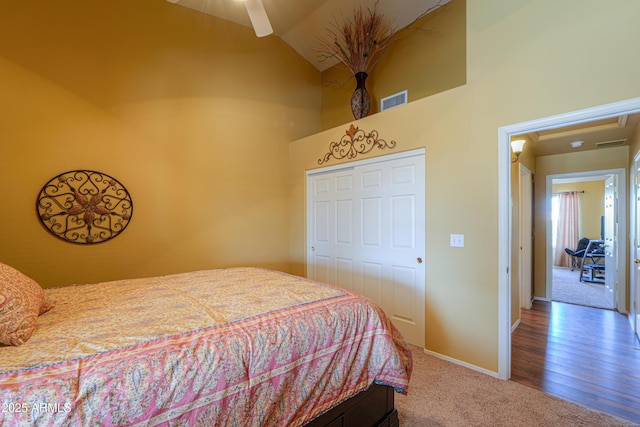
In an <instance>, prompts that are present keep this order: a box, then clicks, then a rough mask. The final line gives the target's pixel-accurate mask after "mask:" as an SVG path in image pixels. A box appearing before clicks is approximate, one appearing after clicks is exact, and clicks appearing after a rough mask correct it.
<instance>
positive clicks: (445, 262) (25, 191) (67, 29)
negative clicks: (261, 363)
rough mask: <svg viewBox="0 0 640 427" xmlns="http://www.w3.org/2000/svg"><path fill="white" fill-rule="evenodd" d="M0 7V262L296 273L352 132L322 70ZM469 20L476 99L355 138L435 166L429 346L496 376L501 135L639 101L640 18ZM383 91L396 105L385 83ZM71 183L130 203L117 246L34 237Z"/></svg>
mask: <svg viewBox="0 0 640 427" xmlns="http://www.w3.org/2000/svg"><path fill="white" fill-rule="evenodd" d="M454 1H455V0H454ZM0 2H1V4H2V19H3V24H2V26H0V93H1V94H2V100H1V101H0V138H2V139H1V142H0V144H2V155H1V156H0V200H2V207H3V209H0V224H2V226H1V228H0V260H2V261H4V262H7V263H9V264H13V265H15V266H16V267H18V268H19V269H21V270H23V271H25V272H26V273H28V274H30V275H32V276H33V277H34V278H36V279H37V280H39V281H41V282H43V284H44V285H45V286H52V285H60V284H67V283H72V282H87V281H98V280H108V279H113V278H119V277H137V276H144V275H151V274H163V273H169V272H174V271H184V270H189V269H194V268H210V267H219V266H231V265H240V264H252V265H264V266H271V267H275V268H283V269H289V270H290V271H292V272H297V273H304V259H305V237H304V236H305V224H304V221H305V213H304V203H305V197H304V191H305V182H304V181H305V174H304V172H305V170H307V169H313V168H317V167H318V164H317V159H318V158H320V157H321V156H322V155H323V154H324V153H325V152H326V150H327V147H328V144H329V143H330V142H331V141H335V140H337V139H339V138H340V137H341V136H342V135H343V134H344V131H345V129H346V128H347V127H348V124H350V113H349V112H348V110H346V111H347V113H346V114H344V108H348V106H347V107H341V110H340V112H338V113H336V114H335V115H334V113H333V110H334V108H333V107H332V106H331V105H333V104H332V103H333V102H334V101H336V105H337V103H338V102H337V98H336V100H331V99H329V98H325V99H326V100H325V101H322V102H324V106H323V105H322V104H321V93H322V92H323V91H325V92H326V90H323V89H322V87H321V78H320V73H319V72H317V71H316V70H314V69H313V68H312V67H311V66H310V65H308V64H306V63H305V62H304V61H303V60H302V59H301V58H300V57H299V56H298V55H296V54H295V53H293V52H292V50H291V49H290V48H289V47H287V46H286V45H285V44H284V43H283V42H281V41H280V40H279V39H277V38H275V37H268V38H266V39H256V38H255V36H254V34H253V31H252V30H251V29H249V28H244V27H239V26H237V25H234V24H230V23H226V22H224V21H221V20H217V19H215V18H212V17H209V16H205V15H202V14H198V13H196V12H193V11H190V10H188V9H184V8H179V7H177V6H174V5H172V4H170V3H168V2H165V1H157V0H136V1H135V2H132V1H125V0H110V1H109V2H99V3H96V2H78V1H73V0H60V1H56V2H49V1H45V0H30V1H22V2H16V1H10V0H0ZM460 3H461V2H460ZM453 6H454V7H455V6H456V3H454V4H453ZM458 7H460V6H458ZM465 11H466V50H465V55H466V60H465V62H466V78H465V81H466V84H465V85H462V86H457V87H455V88H453V89H450V90H446V91H443V92H439V93H437V94H435V95H433V96H429V97H425V98H421V99H415V98H413V97H412V92H410V95H409V97H410V99H412V100H413V102H411V103H410V104H409V105H405V106H402V107H398V108H395V109H392V110H389V111H387V112H384V113H381V114H375V115H372V116H370V117H367V118H365V119H363V120H361V121H359V122H358V123H357V125H358V126H360V127H361V128H363V129H365V130H367V131H369V130H372V129H376V130H378V132H379V133H380V136H381V137H382V138H385V139H393V140H395V141H396V142H397V147H396V148H395V150H394V152H397V151H402V150H409V149H413V148H418V147H424V148H425V150H426V160H425V161H426V173H427V176H426V186H427V189H426V205H427V223H426V242H427V248H428V250H427V254H426V257H425V259H428V260H430V262H429V264H428V265H427V266H426V272H427V273H426V275H427V277H426V301H425V305H426V313H427V315H426V346H427V348H428V349H429V350H431V351H434V352H437V353H440V354H443V355H446V356H448V357H451V358H454V359H458V360H461V361H465V362H467V363H470V364H473V365H476V366H479V367H482V368H485V369H488V370H493V371H496V370H497V363H498V357H497V352H498V349H497V342H498V275H499V273H500V274H502V272H498V257H497V253H498V219H497V216H498V172H497V165H498V148H497V147H498V144H497V129H498V128H499V127H501V126H505V125H509V124H513V123H519V122H523V121H527V120H532V119H536V118H540V117H546V116H550V115H553V114H558V113H562V112H566V111H573V110H577V109H581V108H586V107H591V106H594V105H599V104H604V103H609V102H613V101H619V100H623V99H628V98H633V97H638V96H640V87H639V86H638V85H637V76H638V75H640V59H639V58H638V57H637V55H629V52H628V43H625V42H628V41H629V40H637V39H638V37H639V36H640V27H638V26H637V25H636V24H637V22H636V20H637V19H636V17H637V16H639V15H640V2H637V1H636V0H617V1H616V2H602V1H583V0H567V1H564V2H555V1H551V0H487V1H482V2H480V1H470V2H468V3H467V4H466V10H465ZM444 15H445V14H444V13H442V15H441V16H444ZM452 15H454V14H452ZM541 28H544V31H541V30H540V29H541ZM594 28H597V29H598V30H597V31H594V30H593V29H594ZM443 34H444V27H443ZM417 37H421V36H417ZM409 56H411V57H415V54H412V55H409ZM390 59H391V58H390ZM390 62H391V64H389V65H388V66H385V67H380V68H378V69H376V71H375V72H376V73H378V71H379V70H383V69H384V70H387V71H385V72H391V70H390V69H391V68H393V76H395V77H394V79H393V81H396V82H397V81H400V80H399V79H402V78H404V77H405V76H409V75H411V76H414V77H411V78H407V79H409V80H410V79H416V81H417V80H421V79H422V78H423V77H422V75H420V74H419V73H418V74H416V71H419V70H416V62H414V61H413V60H412V59H411V58H410V57H405V58H397V57H396V58H393V61H390ZM381 65H382V64H379V66H381ZM420 67H421V68H423V69H425V70H424V71H425V72H426V68H428V67H429V66H428V65H420V66H419V68H420ZM456 69H457V68H456ZM376 75H377V77H375V78H376V79H378V83H374V91H375V92H376V93H377V96H385V95H386V93H384V94H383V93H382V90H380V92H378V89H377V88H378V87H382V86H379V85H383V84H387V81H391V79H389V80H385V79H383V78H382V71H380V74H376ZM372 79H373V77H372ZM408 83H410V84H411V85H413V86H415V87H418V86H419V85H418V84H417V83H416V82H411V81H409V82H408ZM413 86H412V87H413ZM391 89H392V88H390V89H389V90H390V92H392V93H393V91H395V88H393V90H391ZM350 92H351V89H350V90H349V91H348V93H349V95H348V96H350ZM425 93H426V92H425ZM348 96H347V97H346V98H347V99H348ZM321 112H322V113H321ZM321 116H322V119H321ZM331 120H333V122H331V123H333V124H331V125H329V126H335V127H331V128H329V129H326V130H325V131H322V132H320V133H317V134H314V132H317V131H318V130H319V129H320V127H321V123H329V122H330V121H331ZM326 126H327V125H325V127H326ZM312 134H313V136H307V135H312ZM291 140H296V141H295V142H293V143H291V144H289V143H288V142H289V141H291ZM386 153H389V151H385V152H375V153H373V154H371V155H380V154H386ZM371 155H369V156H371ZM627 163H628V162H627ZM627 163H625V164H627ZM331 164H334V163H331ZM616 164H617V163H616ZM74 168H91V169H96V170H99V171H103V172H105V173H109V174H110V175H113V176H114V177H116V178H118V179H119V180H120V181H121V182H122V183H123V184H125V185H126V186H127V188H128V189H129V190H130V191H131V193H132V196H133V200H134V216H133V219H132V221H131V224H130V225H129V227H128V228H127V230H125V232H124V233H123V234H122V235H121V236H119V237H117V238H116V239H114V240H113V241H110V242H107V243H103V244H100V245H95V246H89V247H88V246H79V245H72V244H69V243H65V242H62V241H59V240H57V239H55V238H54V237H51V236H49V235H48V234H47V233H46V232H45V231H44V230H43V229H42V227H41V226H40V224H39V223H38V221H37V219H36V217H35V212H34V211H35V209H34V204H35V197H36V195H37V193H38V191H39V189H40V187H41V186H42V185H43V184H44V183H45V182H46V181H47V180H48V179H50V178H51V177H53V176H55V175H56V174H58V173H60V172H63V171H65V170H69V169H74ZM536 168H538V166H537V167H536ZM450 233H461V234H464V235H465V244H466V246H465V248H464V249H462V250H460V249H459V248H450V247H449V234H450ZM536 256H538V254H537V253H536Z"/></svg>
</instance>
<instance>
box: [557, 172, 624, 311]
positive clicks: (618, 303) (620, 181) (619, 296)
mask: <svg viewBox="0 0 640 427" xmlns="http://www.w3.org/2000/svg"><path fill="white" fill-rule="evenodd" d="M626 174H627V172H626V169H622V168H618V169H606V170H595V171H585V172H570V173H563V174H554V175H547V180H546V190H545V191H546V198H547V202H549V200H550V198H551V193H552V192H553V191H552V188H553V180H555V179H567V178H590V177H591V178H593V179H594V180H597V179H603V177H606V176H612V175H614V176H616V178H617V179H616V181H617V185H618V194H619V195H620V197H618V198H617V200H616V208H615V210H616V212H617V213H618V230H617V235H616V236H615V237H616V238H617V241H616V245H617V246H618V247H617V250H616V251H614V253H615V254H616V255H615V258H616V259H615V260H614V262H615V263H616V265H617V271H618V276H617V279H616V276H615V274H614V273H612V272H605V274H613V275H614V276H613V277H614V280H618V283H620V286H618V287H617V289H616V291H615V295H614V302H613V304H614V308H616V309H618V311H620V312H622V313H625V312H626V307H627V293H626V290H627V287H626V283H627V274H626V270H627V245H626V237H627V200H626V194H627V178H626ZM546 213H547V217H546V218H545V221H546V224H547V227H546V235H545V236H546V237H545V242H546V248H547V260H546V272H545V273H546V282H547V287H546V295H547V296H546V298H545V299H546V300H547V301H551V295H552V289H553V248H552V244H553V242H552V239H553V237H552V236H553V230H552V229H551V227H550V226H549V225H550V224H551V211H550V210H549V209H546Z"/></svg>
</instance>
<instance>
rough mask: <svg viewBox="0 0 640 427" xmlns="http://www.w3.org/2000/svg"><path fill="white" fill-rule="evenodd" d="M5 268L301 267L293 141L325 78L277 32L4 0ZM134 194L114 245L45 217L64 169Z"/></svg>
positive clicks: (66, 0) (50, 277)
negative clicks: (292, 204)
mask: <svg viewBox="0 0 640 427" xmlns="http://www.w3.org/2000/svg"><path fill="white" fill-rule="evenodd" d="M0 2H1V8H0V9H1V10H2V25H0V94H2V95H1V96H0V139H1V142H0V144H1V147H2V153H1V155H0V200H2V209H0V224H1V225H0V227H1V228H0V260H2V261H3V262H6V263H8V264H11V265H14V266H15V267H17V268H19V269H21V270H23V271H24V272H25V273H27V274H29V275H31V276H32V277H34V278H35V279H36V280H38V281H40V282H41V283H42V285H43V286H56V285H65V284H69V283H78V282H81V283H82V282H95V281H102V280H110V279H117V278H124V277H139V276H148V275H158V274H165V273H172V272H178V271H186V270H192V269H202V268H213V267H226V266H234V265H259V266H267V267H274V268H280V269H284V270H287V269H289V241H288V233H289V225H288V219H287V216H288V175H287V164H288V161H289V159H288V150H289V148H288V143H289V142H290V141H292V140H294V139H297V138H300V137H301V136H304V135H308V134H311V133H313V132H316V131H318V130H319V123H320V115H319V110H320V95H321V85H320V73H319V72H318V71H317V70H315V69H314V68H313V67H312V66H311V65H309V64H308V63H307V62H306V61H304V60H303V59H302V58H301V57H300V56H299V55H297V54H295V53H294V52H293V50H292V49H291V48H290V47H288V46H287V45H286V44H285V43H284V42H283V41H281V40H280V39H279V38H277V37H267V38H263V39H258V38H256V37H255V34H254V32H253V30H252V29H250V28H246V27H243V26H239V25H236V24H232V23H229V22H226V21H222V20H220V19H216V18H213V17H210V16H207V15H203V14H201V13H197V12H195V11H192V10H190V9H187V8H184V7H179V6H175V5H172V4H171V3H169V2H166V1H162V0H136V1H133V2H132V1H128V0H110V1H108V2H83V1H75V0H62V1H61V2H50V1H47V0H29V1H24V2H15V1H9V0H0ZM71 169H93V170H97V171H101V172H104V173H107V174H109V175H111V176H113V177H115V178H116V179H118V180H120V181H121V182H122V183H123V184H124V185H125V186H126V187H127V189H128V190H129V191H130V192H131V195H132V198H133V204H134V211H133V218H132V220H131V222H130V224H129V226H128V228H127V229H126V230H125V231H124V232H123V233H122V234H121V235H120V236H118V237H116V238H115V239H114V240H111V241H108V242H105V243H101V244H98V245H77V244H71V243H67V242H64V241H61V240H59V239H57V238H55V237H53V236H51V235H50V234H48V233H47V232H46V231H45V230H44V228H43V227H42V226H41V224H40V223H39V221H38V219H37V217H36V213H35V200H36V196H37V195H38V192H39V191H40V188H41V187H42V186H43V185H44V184H45V183H46V182H47V181H48V180H49V179H50V178H53V177H54V176H56V175H57V174H59V173H62V172H65V171H67V170H71Z"/></svg>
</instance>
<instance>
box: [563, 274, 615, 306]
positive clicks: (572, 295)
mask: <svg viewBox="0 0 640 427" xmlns="http://www.w3.org/2000/svg"><path fill="white" fill-rule="evenodd" d="M552 288H553V295H552V300H553V301H558V302H566V303H569V304H578V305H586V306H588V307H596V308H607V309H613V304H612V303H609V302H608V301H607V298H606V295H605V292H606V290H605V287H604V285H603V284H600V283H588V282H581V281H580V270H579V269H578V270H574V271H571V270H570V269H568V268H561V267H553V287H552Z"/></svg>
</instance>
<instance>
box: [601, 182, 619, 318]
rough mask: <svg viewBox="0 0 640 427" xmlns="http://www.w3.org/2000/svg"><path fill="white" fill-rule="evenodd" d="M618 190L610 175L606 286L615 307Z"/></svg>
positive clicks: (606, 188) (606, 201)
mask: <svg viewBox="0 0 640 427" xmlns="http://www.w3.org/2000/svg"><path fill="white" fill-rule="evenodd" d="M616 190H617V189H616V177H615V176H609V177H608V178H607V179H606V180H605V182H604V270H605V278H604V286H605V297H606V299H607V303H608V304H609V305H610V306H612V307H614V308H615V307H617V306H616V301H615V287H616V283H617V281H618V269H617V263H616V259H617V244H616V242H617V224H618V221H617V212H616V197H617V194H616V192H617V191H616Z"/></svg>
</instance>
